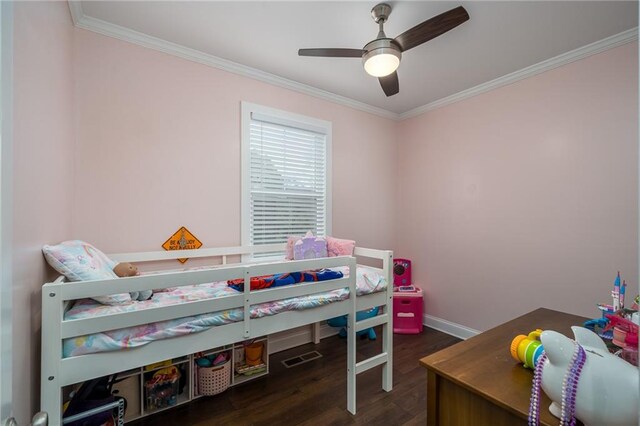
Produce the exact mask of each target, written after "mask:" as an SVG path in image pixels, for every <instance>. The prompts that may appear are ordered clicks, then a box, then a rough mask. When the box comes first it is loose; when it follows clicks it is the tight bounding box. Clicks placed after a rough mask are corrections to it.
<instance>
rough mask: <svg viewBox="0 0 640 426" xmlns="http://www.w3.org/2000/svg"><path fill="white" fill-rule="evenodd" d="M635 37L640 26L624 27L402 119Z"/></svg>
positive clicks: (568, 62)
mask: <svg viewBox="0 0 640 426" xmlns="http://www.w3.org/2000/svg"><path fill="white" fill-rule="evenodd" d="M635 40H638V27H635V28H631V29H629V30H627V31H623V32H621V33H619V34H616V35H613V36H611V37H607V38H604V39H602V40H599V41H596V42H595V43H591V44H587V45H586V46H582V47H579V48H577V49H574V50H571V51H569V52H566V53H562V54H560V55H558V56H555V57H553V58H551V59H547V60H544V61H542V62H538V63H537V64H534V65H531V66H529V67H526V68H523V69H521V70H518V71H515V72H512V73H510V74H507V75H503V76H502V77H498V78H496V79H494V80H491V81H487V82H486V83H482V84H479V85H477V86H475V87H472V88H470V89H466V90H463V91H461V92H458V93H455V94H453V95H451V96H447V97H445V98H442V99H438V100H437V101H434V102H430V103H428V104H426V105H423V106H420V107H417V108H414V109H412V110H409V111H406V112H403V113H402V114H399V119H400V121H402V120H406V119H408V118H413V117H417V116H418V115H421V114H424V113H425V112H427V111H432V110H434V109H436V108H441V107H443V106H446V105H451V104H453V103H455V102H459V101H462V100H464V99H468V98H471V97H473V96H476V95H480V94H481V93H485V92H488V91H490V90H493V89H497V88H499V87H502V86H506V85H508V84H511V83H515V82H517V81H520V80H523V79H525V78H529V77H533V76H534V75H537V74H540V73H543V72H545V71H549V70H552V69H554V68H558V67H561V66H563V65H567V64H570V63H571V62H575V61H579V60H580V59H584V58H586V57H589V56H591V55H595V54H597V53H601V52H604V51H605V50H608V49H613V48H614V47H618V46H622V45H623V44H626V43H630V42H632V41H635Z"/></svg>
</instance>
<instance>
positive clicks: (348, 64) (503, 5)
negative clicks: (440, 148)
mask: <svg viewBox="0 0 640 426" xmlns="http://www.w3.org/2000/svg"><path fill="white" fill-rule="evenodd" d="M376 3H377V2H372V1H347V2H345V1H342V2H336V1H324V2H312V1H296V2H292V1H287V2H271V1H260V2H246V1H236V2H221V1H213V2H186V1H162V2H156V1H138V2H130V1H123V2H113V1H83V2H82V10H83V12H84V14H85V15H86V16H90V17H93V18H97V19H100V20H103V21H107V22H110V23H113V24H117V25H120V26H122V27H126V28H129V29H133V30H135V31H138V32H141V33H144V34H147V35H151V36H155V37H158V38H160V39H164V40H167V41H171V42H173V43H177V44H179V45H182V46H185V47H189V48H192V49H196V50H199V51H202V52H204V53H207V54H210V55H214V56H217V57H220V58H224V59H227V60H230V61H233V62H236V63H239V64H242V65H246V66H249V67H252V68H256V69H258V70H262V71H265V72H268V73H271V74H275V75H277V76H280V77H284V78H286V79H290V80H293V81H296V82H300V83H304V84H307V85H310V86H313V87H316V88H319V89H323V90H326V91H328V92H331V93H335V94H338V95H342V96H345V97H348V98H351V99H354V100H357V101H360V102H364V103H366V104H369V105H372V106H375V107H378V108H382V109H384V110H387V111H391V112H394V113H403V112H406V111H408V110H411V109H413V108H416V107H419V106H422V105H425V104H428V103H431V102H434V101H436V100H438V99H442V98H444V97H446V96H449V95H452V94H455V93H458V92H460V91H463V90H465V89H469V88H471V87H474V86H476V85H478V84H481V83H484V82H487V81H490V80H493V79H495V78H498V77H501V76H503V75H506V74H509V73H511V72H514V71H517V70H520V69H522V68H525V67H527V66H530V65H533V64H536V63H538V62H541V61H543V60H545V59H549V58H552V57H554V56H557V55H559V54H562V53H565V52H568V51H570V50H573V49H576V48H578V47H582V46H584V45H587V44H589V43H593V42H596V41H598V40H601V39H603V38H605V37H609V36H612V35H615V34H618V33H620V32H622V31H625V30H628V29H630V28H633V27H637V25H638V3H637V2H635V1H634V2H623V1H602V2H598V1H568V2H556V1H534V2H529V1H509V2H507V1H502V2H485V1H473V2H469V1H464V2H422V1H388V2H387V3H389V4H391V5H392V7H393V11H392V13H391V16H390V19H389V22H388V23H387V24H386V25H385V32H386V33H387V35H388V36H390V37H395V36H397V35H399V34H400V33H402V32H403V31H405V30H407V29H409V28H411V27H412V26H414V25H416V24H418V23H420V22H422V21H424V20H426V19H428V18H430V17H432V16H435V15H437V14H440V13H442V12H444V11H447V10H449V9H452V8H454V7H456V6H458V5H463V6H464V7H465V8H466V9H467V11H468V12H469V15H470V17H471V19H470V20H469V21H467V22H465V23H464V24H462V25H460V26H459V27H457V28H455V29H453V30H452V31H450V32H448V33H446V34H444V35H442V36H440V37H438V38H436V39H434V40H431V41H429V42H427V43H425V44H423V45H421V46H418V47H416V48H414V49H412V50H409V51H408V52H405V53H404V54H403V57H402V63H401V64H400V68H399V69H398V75H399V79H400V93H399V94H397V95H395V96H393V97H390V98H387V97H386V96H385V95H384V94H383V92H382V90H381V88H380V85H379V83H378V81H377V79H375V78H374V77H371V76H369V75H367V74H366V73H365V71H364V69H363V67H362V63H361V60H360V59H352V58H306V57H305V58H302V57H299V56H298V55H297V51H298V49H299V48H310V47H352V48H362V47H363V46H364V45H365V44H366V43H367V42H368V41H370V40H372V39H374V38H375V37H376V34H377V25H376V24H375V23H374V22H373V20H372V19H371V15H370V10H371V8H372V7H373V6H374V5H375V4H376Z"/></svg>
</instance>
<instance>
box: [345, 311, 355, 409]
mask: <svg viewBox="0 0 640 426" xmlns="http://www.w3.org/2000/svg"><path fill="white" fill-rule="evenodd" d="M347 410H348V411H349V412H350V413H351V414H356V332H355V315H349V316H348V320H347Z"/></svg>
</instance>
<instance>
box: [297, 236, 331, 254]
mask: <svg viewBox="0 0 640 426" xmlns="http://www.w3.org/2000/svg"><path fill="white" fill-rule="evenodd" d="M322 257H327V241H326V240H325V239H324V238H322V237H316V236H314V235H313V234H312V233H311V231H309V232H307V235H305V236H304V237H303V238H300V239H299V240H297V241H296V242H295V243H294V244H293V259H294V260H305V259H319V258H322Z"/></svg>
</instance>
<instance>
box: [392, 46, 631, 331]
mask: <svg viewBox="0 0 640 426" xmlns="http://www.w3.org/2000/svg"><path fill="white" fill-rule="evenodd" d="M637 54H638V44H637V43H631V44H627V45H624V46H622V47H618V48H615V49H612V50H609V51H606V52H604V53H601V54H598V55H595V56H592V57H589V58H586V59H584V60H581V61H578V62H574V63H572V64H569V65H566V66H563V67H561V68H557V69H555V70H552V71H548V72H546V73H543V74H540V75H538V76H535V77H532V78H529V79H526V80H523V81H520V82H518V83H515V84H512V85H509V86H506V87H503V88H500V89H498V90H494V91H491V92H488V93H485V94H483V95H479V96H476V97H473V98H471V99H468V100H465V101H462V102H459V103H456V104H453V105H450V106H447V107H444V108H440V109H437V110H434V111H431V112H427V113H425V114H423V115H421V116H419V117H416V118H414V119H410V120H406V121H403V122H401V123H400V126H399V132H398V143H399V146H398V153H399V154H398V173H399V179H398V189H399V191H398V194H399V195H398V197H399V198H398V200H402V204H403V207H402V208H401V209H400V210H398V212H397V214H396V217H397V222H396V223H397V229H398V237H397V241H396V248H397V250H396V255H398V256H402V257H409V258H411V259H413V260H414V265H415V275H414V276H415V281H416V282H417V283H418V284H420V285H422V286H424V288H425V289H426V302H425V307H426V310H425V313H427V314H430V315H433V316H436V317H439V318H443V319H446V320H449V321H453V322H455V323H459V324H462V325H465V326H468V327H471V328H474V329H478V330H485V329H487V328H489V327H491V326H494V325H496V324H499V323H501V322H503V321H506V320H508V319H511V318H513V317H515V316H518V315H520V314H523V313H525V312H528V311H530V310H532V309H534V308H536V307H539V306H546V307H549V308H552V309H557V310H562V311H568V312H572V313H575V314H580V315H584V316H589V317H595V316H597V314H598V311H596V309H595V307H594V304H595V303H597V302H606V301H608V300H610V297H608V293H609V292H610V290H611V283H612V281H613V278H614V276H615V273H616V271H617V270H620V271H621V273H622V274H623V275H624V277H625V278H626V279H627V281H628V282H630V283H632V286H631V288H630V289H629V290H630V293H632V297H633V296H635V294H636V292H637V283H638V274H637V271H638V263H637V262H638V246H637V244H638V241H637V235H638V233H637V220H638V208H637V206H638V185H637V181H638V174H637V173H638V56H637ZM531 327H535V324H531ZM522 331H527V330H522Z"/></svg>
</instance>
